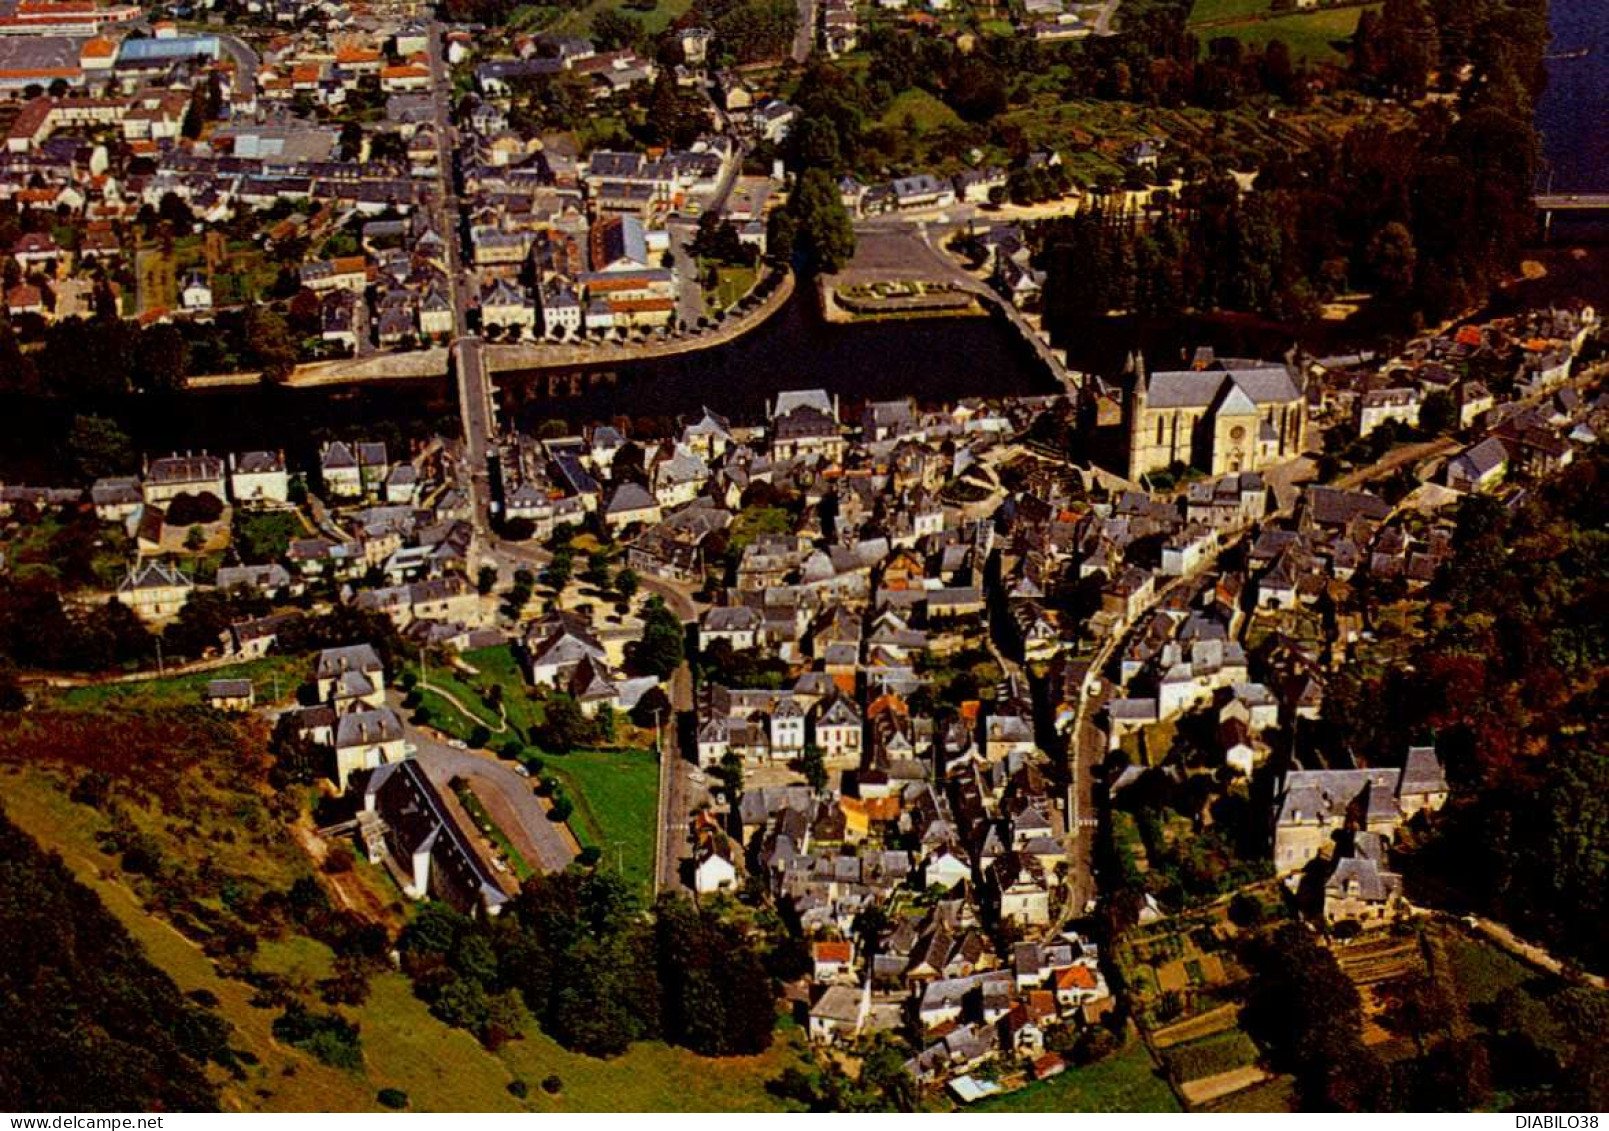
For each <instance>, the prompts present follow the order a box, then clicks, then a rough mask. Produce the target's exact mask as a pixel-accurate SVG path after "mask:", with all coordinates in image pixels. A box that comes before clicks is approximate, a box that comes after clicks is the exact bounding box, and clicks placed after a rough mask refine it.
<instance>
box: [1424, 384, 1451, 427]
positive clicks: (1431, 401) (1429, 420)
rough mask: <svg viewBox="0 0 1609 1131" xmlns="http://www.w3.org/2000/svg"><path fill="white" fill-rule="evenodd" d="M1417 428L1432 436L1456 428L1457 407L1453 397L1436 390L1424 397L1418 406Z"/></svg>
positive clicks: (1443, 391) (1445, 391)
mask: <svg viewBox="0 0 1609 1131" xmlns="http://www.w3.org/2000/svg"><path fill="white" fill-rule="evenodd" d="M1419 427H1420V429H1421V430H1422V431H1425V432H1428V433H1430V434H1431V435H1432V436H1439V435H1441V434H1442V433H1445V432H1451V431H1452V430H1453V429H1455V428H1457V427H1458V405H1457V403H1456V402H1455V401H1454V400H1453V395H1452V394H1451V393H1449V392H1448V391H1447V390H1445V389H1437V390H1436V391H1435V392H1433V393H1431V394H1430V395H1429V396H1428V397H1426V398H1425V400H1424V403H1423V404H1422V405H1420V406H1419Z"/></svg>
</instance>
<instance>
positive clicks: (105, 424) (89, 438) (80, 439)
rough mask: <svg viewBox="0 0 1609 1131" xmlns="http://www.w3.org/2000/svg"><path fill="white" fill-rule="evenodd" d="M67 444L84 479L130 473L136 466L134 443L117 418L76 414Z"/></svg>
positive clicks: (68, 434)
mask: <svg viewBox="0 0 1609 1131" xmlns="http://www.w3.org/2000/svg"><path fill="white" fill-rule="evenodd" d="M67 448H68V450H69V451H70V452H71V453H72V455H73V461H74V463H76V464H77V466H78V472H79V474H80V475H82V476H83V477H84V478H85V479H99V478H101V477H103V476H107V475H119V474H127V473H128V472H130V471H133V470H134V466H135V459H134V443H133V441H132V440H130V439H129V436H128V433H127V432H125V431H123V429H122V428H120V427H118V424H117V422H116V421H115V420H111V419H108V418H107V417H104V416H75V417H73V423H72V427H71V428H69V429H68V432H67Z"/></svg>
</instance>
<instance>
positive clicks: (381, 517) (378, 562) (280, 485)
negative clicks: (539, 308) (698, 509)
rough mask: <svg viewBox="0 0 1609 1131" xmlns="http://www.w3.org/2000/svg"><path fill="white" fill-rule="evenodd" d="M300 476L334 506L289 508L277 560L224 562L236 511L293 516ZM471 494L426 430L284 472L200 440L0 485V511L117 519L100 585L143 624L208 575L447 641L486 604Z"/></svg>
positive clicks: (253, 630) (268, 456)
mask: <svg viewBox="0 0 1609 1131" xmlns="http://www.w3.org/2000/svg"><path fill="white" fill-rule="evenodd" d="M310 478H311V479H313V480H314V482H315V485H318V492H319V493H320V494H321V495H322V497H323V498H324V499H325V500H326V501H327V502H328V504H329V505H330V507H331V508H333V509H329V510H325V511H323V512H321V517H320V519H319V521H318V523H317V524H315V523H313V522H311V521H309V520H307V519H304V518H296V521H297V522H298V523H299V524H300V525H301V526H302V530H301V531H300V532H299V533H297V534H295V535H294V536H292V537H291V538H290V540H289V542H288V544H287V546H286V548H285V550H284V553H283V554H282V556H281V557H280V559H279V560H276V561H266V562H253V563H246V562H240V561H237V560H235V556H234V554H233V551H232V549H231V542H232V535H233V528H234V520H235V518H236V514H235V512H236V510H237V509H244V510H246V511H253V512H254V511H264V510H268V511H272V510H278V511H281V512H283V513H285V514H286V515H289V516H298V515H300V514H301V513H302V512H301V511H300V509H299V507H298V504H299V503H300V502H301V501H303V498H304V496H305V492H306V481H307V480H308V479H310ZM470 505H471V504H470V499H469V495H468V493H467V492H466V491H464V490H463V489H462V488H460V487H458V486H457V467H456V463H455V461H454V459H453V457H452V456H451V455H450V454H449V453H448V452H447V451H446V450H445V449H444V447H443V446H442V445H441V443H440V442H439V441H438V442H433V443H430V444H426V445H423V446H421V447H419V448H418V449H417V450H416V451H413V452H411V453H409V454H408V456H407V458H397V457H394V456H392V455H390V454H389V453H388V452H387V449H386V446H385V445H384V444H383V443H379V442H377V441H356V440H354V441H344V440H334V441H330V442H328V443H325V444H323V445H321V447H320V449H319V455H318V460H317V464H316V465H314V466H310V467H308V468H306V469H303V470H302V471H292V469H290V468H289V467H288V466H287V463H286V459H285V454H284V452H282V451H269V450H260V451H242V452H233V453H228V454H226V455H213V454H211V453H209V452H206V451H201V452H185V453H172V454H169V455H165V456H160V457H157V458H152V459H147V460H146V461H145V463H144V466H143V468H142V471H141V473H140V474H139V475H134V476H120V477H112V478H104V479H99V480H96V481H95V482H94V484H93V485H91V487H90V488H89V489H88V491H85V490H84V489H82V488H58V487H33V486H0V514H4V515H8V516H9V515H15V514H17V513H19V512H18V508H21V507H31V508H34V510H36V511H38V510H41V509H46V508H52V509H54V508H60V507H88V508H92V509H93V511H94V513H95V514H96V516H97V517H98V518H100V519H102V520H103V521H106V522H113V523H117V524H120V525H121V526H122V527H123V528H124V530H125V531H126V533H127V534H128V535H129V538H130V540H131V542H132V545H133V549H134V554H135V560H134V562H133V563H132V564H131V566H130V568H129V570H128V573H127V575H126V576H125V577H124V578H123V579H122V580H121V582H120V583H119V584H118V586H117V587H116V589H115V590H114V591H113V592H112V594H111V597H112V599H114V600H117V601H120V602H122V603H124V604H126V605H128V606H129V607H130V608H131V609H132V610H133V611H134V612H135V614H136V615H138V616H139V617H140V618H141V619H142V620H145V621H147V622H149V623H151V624H152V625H155V626H161V625H163V624H166V623H167V622H169V621H171V620H172V619H173V618H175V617H176V616H178V614H179V613H180V611H181V610H182V609H183V608H184V606H185V604H186V603H187V602H188V601H189V600H190V598H191V597H192V596H193V595H194V594H195V593H196V592H197V591H198V589H204V588H208V587H209V584H208V583H210V587H213V588H216V589H218V590H220V591H223V592H245V593H250V594H253V595H256V596H260V597H263V598H266V599H268V600H269V601H274V602H281V601H288V600H293V599H296V598H300V597H302V595H303V594H304V593H305V592H307V591H308V590H309V589H317V590H318V591H319V592H326V591H327V592H328V595H331V596H335V597H337V598H338V599H342V600H346V601H350V602H352V603H353V604H355V605H357V606H358V607H360V608H365V609H369V610H371V611H375V612H379V613H383V614H385V615H386V616H388V617H389V618H390V619H391V620H392V621H393V623H395V624H396V625H397V626H398V627H399V628H400V629H402V630H403V631H404V632H405V633H407V634H409V636H410V637H411V638H414V639H417V640H418V642H420V643H425V644H448V645H456V646H459V647H466V646H472V644H473V643H474V642H475V641H477V640H482V639H483V637H482V633H483V631H484V626H485V624H486V621H487V616H488V614H487V612H486V608H485V603H484V602H483V601H482V600H481V597H480V594H479V593H478V592H477V591H476V589H475V587H474V586H473V585H471V584H470V583H469V582H468V581H467V580H466V576H465V575H466V573H467V572H468V568H469V565H468V562H469V558H468V555H469V548H470V540H471V531H472V528H471V523H470V519H471V517H472V516H471V512H470ZM213 553H217V554H218V556H219V557H221V558H222V563H221V564H219V565H218V566H217V567H216V571H215V573H214V574H213V576H212V577H210V578H206V579H198V578H197V577H196V576H195V575H194V574H193V573H192V572H191V571H190V570H188V569H186V568H181V566H180V565H178V564H176V563H177V562H179V561H187V560H188V561H195V560H198V558H199V557H200V556H203V555H210V554H213ZM273 623H274V618H266V619H265V620H264V621H263V622H262V623H260V624H259V623H255V622H253V623H248V624H245V625H240V626H236V629H235V630H234V631H233V632H231V633H230V634H229V638H228V639H226V640H224V641H222V642H221V646H222V648H223V650H224V651H225V652H238V653H241V654H243V655H247V656H260V655H262V654H263V653H264V652H266V651H267V649H268V648H269V647H270V646H271V644H272V643H273V639H274V634H273V631H272V628H273Z"/></svg>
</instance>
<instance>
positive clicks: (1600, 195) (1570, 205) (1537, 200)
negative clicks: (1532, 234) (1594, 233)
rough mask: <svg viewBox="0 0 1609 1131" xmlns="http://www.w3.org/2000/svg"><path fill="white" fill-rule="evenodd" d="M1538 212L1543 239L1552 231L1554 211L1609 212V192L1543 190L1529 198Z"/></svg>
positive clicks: (1577, 213)
mask: <svg viewBox="0 0 1609 1131" xmlns="http://www.w3.org/2000/svg"><path fill="white" fill-rule="evenodd" d="M1531 203H1532V204H1534V205H1536V209H1537V211H1538V212H1540V213H1542V238H1543V239H1544V240H1545V239H1547V238H1548V236H1550V235H1551V234H1552V233H1553V216H1554V213H1557V212H1563V213H1565V214H1566V215H1571V216H1575V215H1581V214H1584V213H1591V212H1602V213H1609V193H1605V192H1581V193H1574V192H1544V193H1537V194H1536V195H1535V196H1533V197H1532V198H1531Z"/></svg>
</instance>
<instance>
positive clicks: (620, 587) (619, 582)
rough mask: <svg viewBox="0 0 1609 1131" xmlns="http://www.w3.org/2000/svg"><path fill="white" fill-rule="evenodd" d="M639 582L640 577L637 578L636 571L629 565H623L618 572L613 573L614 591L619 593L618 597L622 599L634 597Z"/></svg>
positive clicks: (626, 599)
mask: <svg viewBox="0 0 1609 1131" xmlns="http://www.w3.org/2000/svg"><path fill="white" fill-rule="evenodd" d="M640 584H641V579H640V578H638V576H637V571H636V570H634V569H632V568H631V567H630V566H627V567H625V568H624V569H622V570H621V571H620V572H619V573H617V574H615V592H616V593H618V594H620V599H621V600H622V601H629V600H631V599H632V598H633V597H635V596H636V595H637V587H638V586H639V585H640Z"/></svg>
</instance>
